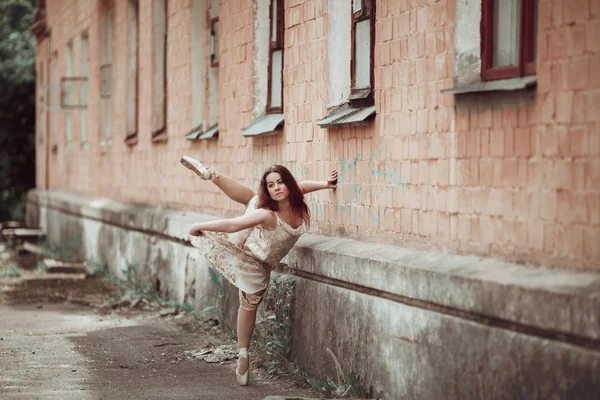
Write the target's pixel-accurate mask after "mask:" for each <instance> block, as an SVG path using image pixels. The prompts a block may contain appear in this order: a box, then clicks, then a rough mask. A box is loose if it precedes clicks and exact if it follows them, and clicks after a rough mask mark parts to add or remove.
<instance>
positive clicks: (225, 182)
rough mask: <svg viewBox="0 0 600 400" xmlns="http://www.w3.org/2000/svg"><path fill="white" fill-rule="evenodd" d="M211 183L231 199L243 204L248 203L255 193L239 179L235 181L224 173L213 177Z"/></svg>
mask: <svg viewBox="0 0 600 400" xmlns="http://www.w3.org/2000/svg"><path fill="white" fill-rule="evenodd" d="M213 183H214V184H215V185H217V186H218V187H219V189H221V190H222V191H223V193H225V194H226V195H227V197H229V198H230V199H231V200H233V201H237V202H238V203H241V204H243V205H246V204H248V202H249V201H250V200H252V198H253V197H254V196H256V193H255V192H254V190H252V189H250V188H249V187H248V186H246V185H244V184H243V183H241V182H240V181H236V180H235V179H233V178H230V177H228V176H226V175H219V176H217V177H216V178H214V179H213Z"/></svg>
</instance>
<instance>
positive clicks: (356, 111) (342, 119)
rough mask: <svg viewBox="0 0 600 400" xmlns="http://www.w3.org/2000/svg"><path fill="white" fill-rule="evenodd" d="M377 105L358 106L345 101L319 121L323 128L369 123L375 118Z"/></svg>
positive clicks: (318, 123)
mask: <svg viewBox="0 0 600 400" xmlns="http://www.w3.org/2000/svg"><path fill="white" fill-rule="evenodd" d="M375 114H376V113H375V106H374V105H371V106H366V107H357V106H351V105H350V104H348V103H344V104H342V105H341V106H339V107H336V108H335V109H333V110H332V111H330V112H329V114H327V115H326V116H325V118H323V119H322V120H320V121H319V122H317V125H319V126H320V127H321V128H342V127H345V126H361V125H367V124H369V123H370V121H371V120H372V119H373V118H375Z"/></svg>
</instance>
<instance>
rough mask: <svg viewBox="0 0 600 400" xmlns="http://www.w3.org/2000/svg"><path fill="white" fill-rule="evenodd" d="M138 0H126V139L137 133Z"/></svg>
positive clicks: (133, 136)
mask: <svg viewBox="0 0 600 400" xmlns="http://www.w3.org/2000/svg"><path fill="white" fill-rule="evenodd" d="M138 6H139V4H138V0H128V1H127V122H126V134H127V137H126V140H128V141H129V140H131V139H133V138H135V136H136V135H137V119H138V118H137V117H138V53H139V52H138V45H139V20H138V18H139V17H138Z"/></svg>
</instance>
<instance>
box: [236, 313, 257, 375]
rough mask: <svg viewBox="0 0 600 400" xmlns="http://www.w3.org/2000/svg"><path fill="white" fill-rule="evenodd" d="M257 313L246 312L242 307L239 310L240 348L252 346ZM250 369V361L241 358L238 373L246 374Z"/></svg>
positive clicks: (238, 332)
mask: <svg viewBox="0 0 600 400" xmlns="http://www.w3.org/2000/svg"><path fill="white" fill-rule="evenodd" d="M256 311H257V310H253V311H250V310H245V309H243V308H242V307H240V308H239V310H238V317H237V334H238V345H239V347H240V348H242V347H249V346H250V339H252V333H253V332H254V324H255V322H256ZM248 367H249V365H248V359H247V358H240V361H239V363H238V373H240V374H245V373H246V371H248Z"/></svg>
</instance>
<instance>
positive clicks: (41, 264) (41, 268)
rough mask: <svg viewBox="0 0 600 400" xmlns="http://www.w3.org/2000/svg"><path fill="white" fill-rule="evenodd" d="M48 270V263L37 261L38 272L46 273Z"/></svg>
mask: <svg viewBox="0 0 600 400" xmlns="http://www.w3.org/2000/svg"><path fill="white" fill-rule="evenodd" d="M47 270H48V268H46V264H44V262H43V261H38V262H37V267H36V271H37V273H38V274H45V273H46V271H47Z"/></svg>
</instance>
